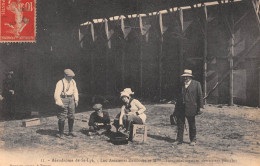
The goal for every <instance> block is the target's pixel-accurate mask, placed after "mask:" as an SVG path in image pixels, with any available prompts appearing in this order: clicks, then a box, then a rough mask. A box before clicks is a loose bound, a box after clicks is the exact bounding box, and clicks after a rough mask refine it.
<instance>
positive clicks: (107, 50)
mask: <svg viewBox="0 0 260 166" xmlns="http://www.w3.org/2000/svg"><path fill="white" fill-rule="evenodd" d="M109 51H110V49H109V47H108V45H107V49H106V95H108V94H109V91H108V83H109V81H108V80H109V73H108V71H109V70H108V68H109V65H108V60H109Z"/></svg>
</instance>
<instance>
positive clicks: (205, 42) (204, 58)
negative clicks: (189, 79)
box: [203, 6, 208, 104]
mask: <svg viewBox="0 0 260 166" xmlns="http://www.w3.org/2000/svg"><path fill="white" fill-rule="evenodd" d="M204 12H205V13H204V14H205V20H204V56H203V63H204V65H203V93H204V97H206V96H207V54H208V39H207V38H208V35H207V33H208V27H207V24H208V22H207V8H206V6H204ZM204 104H207V100H206V99H204Z"/></svg>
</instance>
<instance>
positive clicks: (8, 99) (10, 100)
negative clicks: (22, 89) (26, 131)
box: [2, 71, 15, 119]
mask: <svg viewBox="0 0 260 166" xmlns="http://www.w3.org/2000/svg"><path fill="white" fill-rule="evenodd" d="M13 75H14V72H13V71H9V72H7V73H6V78H5V79H4V81H3V94H2V95H3V97H4V111H5V113H6V114H7V116H8V118H9V119H15V82H14V79H13Z"/></svg>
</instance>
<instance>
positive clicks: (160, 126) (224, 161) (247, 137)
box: [0, 104, 260, 166]
mask: <svg viewBox="0 0 260 166" xmlns="http://www.w3.org/2000/svg"><path fill="white" fill-rule="evenodd" d="M146 107H147V111H146V114H147V126H148V138H147V143H144V144H141V143H137V142H129V144H127V145H113V144H112V143H111V142H109V138H108V137H107V136H105V135H102V136H91V137H90V136H87V135H86V132H85V131H84V129H86V128H87V127H88V126H87V122H85V121H86V120H88V119H89V115H90V113H91V112H89V111H88V112H84V111H83V112H80V113H77V114H76V121H75V129H74V130H75V132H76V134H77V136H78V137H76V138H71V137H66V138H65V139H63V140H61V139H58V138H57V137H56V134H57V118H56V117H55V116H51V117H43V118H40V119H41V125H39V126H35V127H27V128H26V127H22V120H13V121H5V122H0V149H1V153H0V166H2V165H3V166H5V165H24V166H25V165H34V166H36V165H37V164H38V165H39V166H40V165H42V166H43V165H52V166H53V165H96V164H99V165H108V164H110V165H122V163H124V165H132V164H135V165H155V164H156V165H159V164H160V165H236V166H237V165H260V159H259V157H260V115H259V114H260V109H259V108H252V107H240V106H233V107H227V106H223V105H214V106H212V105H208V106H206V109H205V111H204V113H203V114H202V115H200V116H198V117H197V119H196V122H197V139H198V142H197V145H196V146H195V147H192V146H189V144H188V143H189V139H188V132H187V131H185V135H184V141H185V142H186V143H184V144H183V145H181V146H173V142H174V140H175V137H176V127H174V126H171V125H170V120H169V115H170V114H171V113H172V111H173V109H174V105H172V104H153V105H146ZM107 111H108V112H109V113H110V116H111V118H112V119H113V117H115V115H116V114H117V113H118V112H119V108H115V109H108V110H107ZM113 130H114V128H113ZM65 132H67V124H66V126H65ZM77 159H78V160H77Z"/></svg>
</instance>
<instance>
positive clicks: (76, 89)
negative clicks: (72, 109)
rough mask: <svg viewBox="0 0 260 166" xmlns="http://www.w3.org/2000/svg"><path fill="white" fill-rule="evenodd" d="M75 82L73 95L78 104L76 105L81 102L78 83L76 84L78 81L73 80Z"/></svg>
mask: <svg viewBox="0 0 260 166" xmlns="http://www.w3.org/2000/svg"><path fill="white" fill-rule="evenodd" d="M73 82H74V91H73V96H74V98H75V104H76V107H77V106H78V103H79V92H78V88H77V84H76V81H75V80H73Z"/></svg>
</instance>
